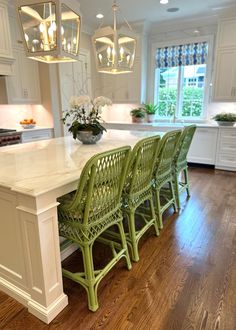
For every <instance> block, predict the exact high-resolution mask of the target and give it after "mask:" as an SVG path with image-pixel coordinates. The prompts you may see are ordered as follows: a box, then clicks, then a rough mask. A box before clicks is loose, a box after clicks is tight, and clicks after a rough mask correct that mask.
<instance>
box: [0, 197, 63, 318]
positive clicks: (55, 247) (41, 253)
mask: <svg viewBox="0 0 236 330" xmlns="http://www.w3.org/2000/svg"><path fill="white" fill-rule="evenodd" d="M12 194H13V195H14V196H15V205H14V206H15V211H14V212H13V211H12V210H11V211H10V210H9V211H7V206H5V207H4V202H3V200H2V199H1V201H0V206H1V208H0V212H1V211H2V207H4V210H5V211H4V216H5V218H6V219H8V221H10V222H11V223H12V224H13V226H14V225H16V223H18V225H19V227H20V230H18V231H15V233H16V234H15V236H16V237H17V240H18V241H19V242H20V246H21V258H20V261H21V267H23V266H22V265H24V267H23V268H24V269H25V273H26V274H27V276H26V277H25V292H23V296H24V298H26V299H25V300H26V301H25V302H23V303H24V304H25V305H27V306H28V310H29V311H30V312H31V313H32V314H34V315H35V316H37V317H38V318H40V319H41V320H42V321H44V322H46V323H49V322H50V321H51V320H52V319H53V318H54V317H55V316H56V315H57V314H58V313H59V312H60V311H61V310H62V309H64V307H65V306H66V305H67V304H68V298H67V296H66V295H65V294H64V293H63V286H62V273H61V262H60V249H59V235H58V222H57V205H58V203H57V201H56V198H55V197H54V195H53V193H52V192H49V193H45V194H42V195H40V196H38V197H33V196H29V195H26V194H21V193H19V192H12ZM12 206H13V205H12ZM18 229H19V228H18ZM13 239H14V238H13V237H11V240H13ZM6 253H7V252H6ZM10 257H11V258H12V259H13V256H10ZM11 263H12V264H14V263H13V260H12V261H11ZM12 271H16V269H15V270H14V269H12ZM3 279H5V277H4V276H3ZM8 279H9V278H8ZM9 282H10V285H9V287H8V291H9V290H11V291H12V292H11V293H12V294H11V293H9V292H8V293H9V294H11V295H12V296H13V297H15V298H16V299H17V300H19V301H20V299H18V297H17V295H16V292H15V291H18V288H22V286H21V287H20V286H19V285H17V284H16V283H15V282H14V283H15V287H16V290H15V288H14V287H13V286H11V284H12V280H11V279H10V280H9ZM3 290H4V288H3ZM6 291H7V290H6ZM18 294H19V292H18ZM26 294H28V296H27V295H26ZM21 302H22V301H21Z"/></svg>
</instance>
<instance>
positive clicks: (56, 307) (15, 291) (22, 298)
mask: <svg viewBox="0 0 236 330" xmlns="http://www.w3.org/2000/svg"><path fill="white" fill-rule="evenodd" d="M0 290H1V291H3V292H5V293H6V294H8V295H9V296H10V297H12V298H14V299H16V300H17V301H19V302H20V303H21V304H22V305H24V306H25V307H27V308H28V311H29V312H30V313H31V314H33V315H34V316H36V317H37V318H39V319H40V320H41V321H43V322H44V323H47V324H49V323H50V322H51V321H52V320H53V319H54V318H55V317H56V316H57V315H58V314H59V313H60V312H61V311H62V310H63V309H64V308H65V307H66V306H67V305H68V297H67V295H65V294H64V293H63V294H62V295H61V297H59V298H58V299H57V300H56V301H54V302H53V303H52V304H51V305H50V306H48V307H47V308H45V307H44V306H42V305H40V304H38V303H37V302H36V301H34V300H32V299H31V297H30V295H29V294H28V293H27V292H24V291H23V290H21V289H19V288H18V287H16V286H15V285H13V284H12V283H10V282H8V281H6V280H5V279H4V278H1V277H0Z"/></svg>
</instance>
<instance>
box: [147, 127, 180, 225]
mask: <svg viewBox="0 0 236 330" xmlns="http://www.w3.org/2000/svg"><path fill="white" fill-rule="evenodd" d="M180 135H181V131H180V130H175V131H171V132H168V133H166V134H165V135H164V137H163V138H162V140H161V146H160V151H159V153H158V156H157V161H156V166H155V170H154V180H153V195H154V201H155V207H156V215H157V218H158V221H159V228H163V222H162V214H163V212H164V211H165V210H166V209H167V208H168V207H169V206H171V205H173V206H174V210H175V211H176V210H177V205H176V199H175V193H174V185H173V181H174V178H173V169H172V166H173V158H174V155H175V152H176V146H177V142H178V140H179V138H180ZM161 197H162V198H161Z"/></svg>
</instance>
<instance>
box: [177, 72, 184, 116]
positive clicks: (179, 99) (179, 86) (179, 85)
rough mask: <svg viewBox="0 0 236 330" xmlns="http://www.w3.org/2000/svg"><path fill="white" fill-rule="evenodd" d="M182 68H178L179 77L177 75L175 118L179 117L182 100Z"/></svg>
mask: <svg viewBox="0 0 236 330" xmlns="http://www.w3.org/2000/svg"><path fill="white" fill-rule="evenodd" d="M182 90H183V66H179V75H178V90H177V104H176V107H177V111H176V117H177V118H180V117H181V106H182V98H183V93H182Z"/></svg>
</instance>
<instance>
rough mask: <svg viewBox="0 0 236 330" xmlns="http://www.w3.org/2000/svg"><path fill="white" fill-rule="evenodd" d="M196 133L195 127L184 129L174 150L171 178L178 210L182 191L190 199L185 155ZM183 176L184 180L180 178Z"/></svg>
mask: <svg viewBox="0 0 236 330" xmlns="http://www.w3.org/2000/svg"><path fill="white" fill-rule="evenodd" d="M195 131H196V125H190V126H187V127H185V128H184V130H183V132H182V134H181V137H180V139H179V141H178V145H177V148H176V154H175V157H174V162H173V177H174V188H175V195H176V202H177V207H178V209H180V207H181V206H180V194H181V192H183V191H184V190H186V191H187V196H188V197H190V187H189V178H188V164H187V154H188V151H189V148H190V145H191V142H192V139H193V136H194V133H195ZM181 174H183V176H184V178H183V179H182V178H181Z"/></svg>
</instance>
